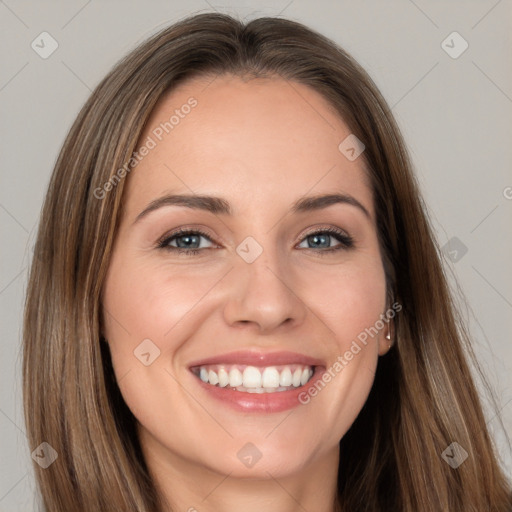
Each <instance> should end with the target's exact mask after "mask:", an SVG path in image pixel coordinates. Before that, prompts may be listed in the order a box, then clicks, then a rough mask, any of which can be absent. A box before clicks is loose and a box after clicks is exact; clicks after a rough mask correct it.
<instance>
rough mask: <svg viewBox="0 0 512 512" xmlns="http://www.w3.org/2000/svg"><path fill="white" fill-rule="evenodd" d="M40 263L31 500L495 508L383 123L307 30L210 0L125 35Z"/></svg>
mask: <svg viewBox="0 0 512 512" xmlns="http://www.w3.org/2000/svg"><path fill="white" fill-rule="evenodd" d="M36 256H37V257H36V258H35V261H34V264H33V266H32V270H31V276H30V283H29V289H28V296H27V302H26V314H25V330H24V363H23V364H24V366H23V368H24V399H25V417H26V422H27V433H28V436H29V439H30V443H31V447H32V449H34V448H36V449H37V450H39V452H37V451H36V456H35V457H34V460H36V461H37V458H38V456H39V458H40V459H41V460H42V461H43V462H41V461H38V462H39V464H37V465H35V468H36V475H37V479H38V483H39V486H40V490H41V493H42V497H43V501H44V504H45V507H46V509H47V510H51V511H52V512H53V511H69V510H73V511H91V510H109V511H126V510H137V511H140V512H142V511H144V512H146V511H170V510H173V511H174V510H189V511H193V510H198V511H217V510H218V511H221V510H222V511H224V510H226V511H227V510H239V509H240V508H241V507H243V509H244V510H247V511H253V510H261V509H272V510H276V511H291V510H315V511H320V512H323V511H325V512H332V511H333V510H336V511H351V512H355V511H372V512H377V511H382V512H384V511H386V512H387V511H389V510H395V511H404V512H405V511H407V512H426V511H429V512H430V511H432V510H436V511H437V510H439V511H441V510H443V511H448V510H450V511H462V510H464V511H474V512H477V511H478V512H481V511H496V512H498V511H499V512H502V511H506V510H511V504H512V499H511V495H510V487H509V483H508V482H507V481H506V479H505V477H504V474H503V473H502V471H501V469H500V467H499V464H498V461H497V457H496V455H495V454H494V449H493V445H492V442H491V439H490V436H489V433H488V431H487V428H486V424H485V419H484V416H483V414H482V407H481V404H480V400H479V397H478V394H477V391H476V388H475V385H474V384H473V381H472V378H471V374H470V369H469V366H468V363H467V360H466V358H467V357H468V356H467V355H469V356H471V351H470V346H469V344H468V340H467V335H466V333H465V330H464V328H463V326H462V325H461V324H460V322H459V320H458V318H457V316H456V312H455V309H454V306H453V304H452V300H451V298H450V295H449V291H448V287H447V283H446V279H445V276H444V274H443V270H442V266H441V263H440V257H439V252H438V248H437V246H436V244H435V241H434V237H433V234H432V230H431V228H430V226H429V222H428V219H427V216H426V214H425V211H424V209H423V205H422V200H421V197H420V194H419V192H418V188H417V185H416V183H415V180H414V178H413V176H412V173H411V164H410V162H409V158H408V156H407V151H406V149H405V145H404V142H403V139H402V137H401V135H400V132H399V129H398V127H397V125H396V124H395V122H394V120H393V117H392V115H391V113H390V111H389V108H388V107H387V105H386V102H385V101H384V99H383V98H382V96H381V95H380V93H379V92H378V90H377V88H376V86H375V85H374V84H373V82H372V80H371V79H370V78H369V76H368V75H367V74H366V72H365V71H364V70H363V69H361V67H360V66H359V65H358V64H357V63H356V62H354V60H353V59H352V58H351V57H350V56H349V55H347V54H346V53H345V52H344V51H343V50H342V49H340V48H338V47H336V46H335V45H334V44H333V43H332V42H331V41H329V40H327V39H326V38H324V37H323V36H321V35H319V34H317V33H315V32H313V31H311V30H309V29H307V28H306V27H304V26H302V25H300V24H297V23H294V22H291V21H286V20H282V19H273V18H262V19H257V20H254V21H252V22H250V23H248V24H246V25H244V24H242V23H241V22H239V21H237V20H235V19H233V18H231V17H229V16H224V15H219V14H204V15H198V16H194V17H191V18H188V19H185V20H183V21H181V22H180V23H177V24H176V25H174V26H172V27H169V28H167V29H165V30H163V31H161V32H160V33H158V34H156V35H155V36H154V37H152V38H151V39H149V40H148V41H147V42H145V43H144V44H142V45H141V46H140V47H139V48H137V49H136V50H135V51H133V52H132V53H131V54H130V55H128V56H127V57H126V58H125V59H124V60H122V61H121V62H120V63H119V64H118V65H117V66H116V67H115V68H114V69H113V70H112V71H111V72H110V73H109V75H108V76H107V77H106V78H105V79H104V80H103V81H102V83H101V84H100V85H99V86H98V87H97V88H96V90H95V91H94V92H93V94H92V96H91V98H90V99H89V101H88V102H87V103H86V105H85V106H84V108H83V109H82V111H81V112H80V114H79V116H78V118H77V120H76V122H75V124H74V125H73V127H72V128H71V131H70V133H69V135H68V138H67V140H66V141H65V143H64V146H63V148H62V151H61V153H60V156H59V158H58V161H57V163H56V167H55V170H54V173H53V176H52V180H51V183H50V186H49V190H48V194H47V197H46V201H45V204H44V209H43V213H42V218H41V223H40V228H39V233H38V241H37V248H36ZM466 353H467V355H466ZM45 443H47V444H45Z"/></svg>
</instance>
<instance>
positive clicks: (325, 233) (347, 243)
mask: <svg viewBox="0 0 512 512" xmlns="http://www.w3.org/2000/svg"><path fill="white" fill-rule="evenodd" d="M333 238H334V239H336V240H337V241H338V242H339V244H338V245H335V246H331V244H330V242H331V240H332V239H333ZM201 239H206V240H208V241H210V242H212V240H211V238H210V237H209V236H208V235H207V234H206V233H204V232H203V231H201V230H198V229H194V230H191V229H190V230H186V229H180V230H178V231H175V232H174V233H172V234H170V235H165V236H164V237H163V238H162V239H161V240H160V241H159V242H158V244H157V248H158V249H163V250H167V251H171V252H177V253H178V254H185V255H187V256H193V255H195V254H198V253H200V252H201V251H202V250H205V249H211V248H212V247H201ZM304 242H307V243H308V244H311V245H310V246H309V247H304V249H308V250H315V249H319V250H315V251H314V252H315V253H320V254H322V255H323V253H332V252H334V251H339V250H341V249H350V248H351V247H353V246H354V241H353V239H352V237H351V236H349V235H347V234H346V233H345V232H343V231H341V230H339V229H335V228H325V229H321V230H317V231H314V232H312V233H309V234H307V235H306V237H305V238H304V239H303V242H301V243H304ZM212 243H213V242H212ZM173 244H175V245H173Z"/></svg>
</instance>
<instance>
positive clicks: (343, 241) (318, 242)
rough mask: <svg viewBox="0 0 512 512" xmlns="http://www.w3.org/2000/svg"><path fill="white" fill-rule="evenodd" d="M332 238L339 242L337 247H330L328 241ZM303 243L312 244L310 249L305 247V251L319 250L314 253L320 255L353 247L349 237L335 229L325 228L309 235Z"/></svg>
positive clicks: (352, 241)
mask: <svg viewBox="0 0 512 512" xmlns="http://www.w3.org/2000/svg"><path fill="white" fill-rule="evenodd" d="M332 238H335V239H336V240H337V241H338V242H339V245H336V246H334V247H333V246H331V245H330V241H331V239H332ZM304 241H305V242H308V243H310V244H312V247H306V249H315V248H320V249H321V250H320V251H315V252H320V253H326V252H327V253H330V252H333V251H339V250H340V249H349V248H351V247H353V246H354V240H353V239H352V237H351V236H349V235H347V234H346V233H344V232H343V231H341V230H339V229H335V228H327V229H322V230H319V231H314V232H313V233H309V234H308V235H307V236H306V238H305V239H304ZM302 243H304V242H302Z"/></svg>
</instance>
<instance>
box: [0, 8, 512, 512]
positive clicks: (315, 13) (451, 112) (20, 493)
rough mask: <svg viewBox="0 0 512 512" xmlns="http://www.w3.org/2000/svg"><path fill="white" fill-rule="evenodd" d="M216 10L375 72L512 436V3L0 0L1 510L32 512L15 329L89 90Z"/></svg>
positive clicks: (499, 436) (507, 456) (510, 462)
mask: <svg viewBox="0 0 512 512" xmlns="http://www.w3.org/2000/svg"><path fill="white" fill-rule="evenodd" d="M213 10H218V11H220V12H227V13H231V14H238V15H240V16H241V17H247V18H254V17H258V16H262V15H278V14H281V15H282V16H284V17H288V18H291V19H294V20H297V21H301V22H303V23H306V24H307V25H309V26H310V27H312V28H314V29H316V30H318V31H320V32H322V33H323V34H325V35H326V36H328V37H330V38H332V39H334V40H335V41H337V42H338V43H339V44H341V45H342V46H343V47H344V48H345V49H346V50H348V51H349V52H350V53H352V55H353V56H354V57H355V58H356V59H357V60H358V61H359V62H360V63H361V64H362V65H363V66H364V67H365V68H366V69H367V70H368V71H369V73H370V75H371V76H372V77H373V79H374V80H375V82H376V83H377V85H378V86H379V88H380V89H381V91H382V93H383V94H384V96H385V97H386V99H387V100H388V102H389V104H390V105H391V106H392V109H393V112H394V114H395V116H396V118H397V121H398V123H399V125H400V127H401V128H402V130H403V133H404V135H405V137H406V141H407V143H408V145H409V148H410V151H411V156H412V159H413V162H414V164H415V168H416V172H417V175H418V178H419V180H420V184H421V187H422V190H423V193H424V195H425V198H426V200H427V203H428V205H429V210H430V213H431V215H432V220H433V223H434V227H435V229H436V231H437V235H438V239H439V243H440V244H441V245H443V246H445V248H446V255H447V257H446V266H447V269H448V270H449V271H453V273H454V279H455V278H456V280H457V281H458V283H459V284H460V287H461V290H462V292H463V293H464V294H465V297H466V299H467V307H466V308H465V309H464V312H465V315H466V317H467V320H468V322H469V324H470V327H471V329H472V332H473V335H474V337H475V348H476V353H477V357H478V360H479V362H480V364H481V365H482V367H483V369H484V371H485V372H486V373H487V375H488V377H489V379H490V381H491V384H492V386H493V388H494V390H495V392H496V395H497V397H498V400H499V409H500V410H501V415H502V417H503V419H504V424H505V430H506V431H507V432H508V435H509V436H511V435H512V375H511V374H512V372H511V368H512V346H511V332H512V314H511V313H512V291H511V290H512V286H511V285H512V271H511V266H510V261H511V255H512V236H511V233H512V230H511V228H512V215H511V213H512V173H511V165H510V164H511V162H512V144H511V142H510V137H511V134H512V129H511V128H512V116H511V114H512V69H511V62H512V61H511V53H512V52H511V48H512V16H511V14H512V2H511V1H510V0H501V1H497V0H489V1H483V0H481V1H477V0H469V1H468V0H466V1H461V0H459V1H455V0H451V1H450V2H443V1H429V2H427V1H425V0H416V1H414V2H413V1H410V0H400V1H398V0H397V1H388V2H379V1H378V0H374V1H357V2H356V1H350V2H347V1H337V2H334V1H326V0H315V1H314V2H313V1H304V0H292V1H290V0H274V1H270V0H269V1H260V2H256V1H252V2H244V1H233V0H232V1H229V2H224V3H222V4H220V3H217V2H216V1H215V0H209V1H205V0H196V1H189V2H185V1H183V0H182V1H174V2H173V1H166V2H164V1H152V2H142V1H132V2H127V1H124V2H121V1H104V2H101V1H99V0H92V1H89V2H87V1H69V0H67V1H61V2H57V1H38V2H36V1H30V2H29V1H15V0H6V1H0V30H1V32H0V33H1V36H0V37H1V45H0V58H1V60H0V69H1V74H0V106H1V117H0V123H1V135H2V137H1V140H2V146H1V151H0V172H1V187H0V230H1V232H0V235H1V240H2V250H1V273H0V301H1V304H0V307H1V310H0V311H1V312H0V314H1V329H2V330H1V357H0V365H1V368H0V446H1V457H0V511H3V512H7V511H18V510H19V511H25V512H26V511H32V510H35V509H36V508H35V504H34V492H35V491H34V489H35V487H34V480H33V473H32V469H31V462H32V461H31V458H30V457H31V451H32V450H34V448H35V447H28V446H27V443H26V437H25V434H24V422H23V416H22V401H21V400H22V397H21V379H20V363H21V359H20V348H21V342H20V326H21V317H22V306H23V300H24V291H25V288H26V283H27V268H28V265H29V263H30V259H31V257H32V246H33V243H34V235H35V229H36V226H37V222H38V216H39V211H40V207H41V204H42V201H43V197H44V193H45V190H46V186H47V184H48V180H49V177H50V174H51V171H52V167H53V164H54V162H55V159H56V156H57V154H58V151H59V149H60V146H61V144H62V142H63V139H64V137H65V135H66V133H67V130H68V129H69V127H70V125H71V123H72V121H73V120H74V118H75V116H76V114H77V113H78V110H79V108H80V107H81V105H82V104H83V102H84V101H85V100H86V98H87V97H88V95H89V94H90V92H91V90H92V89H93V87H94V86H95V85H96V84H97V83H98V82H99V81H100V79H101V78H102V77H103V76H104V75H105V74H106V73H107V71H108V70H109V69H110V68H111V66H112V65H113V64H114V63H115V62H116V61H117V60H118V59H119V58H120V57H121V56H123V55H124V54H125V53H127V52H128V51H129V50H131V49H132V48H134V47H135V46H136V45H137V44H138V43H140V42H142V41H143V40H144V39H145V38H146V37H148V36H149V35H151V34H153V33H154V32H155V31H157V30H158V29H160V28H163V27H164V26H166V25H168V24H170V23H172V22H174V21H176V20H178V19H180V18H182V17H184V16H186V15H188V14H192V13H196V12H209V11H213ZM43 31H46V32H48V33H50V34H51V36H52V37H53V38H54V39H55V40H56V41H57V43H58V48H57V50H56V51H55V52H54V53H53V54H52V55H50V56H49V57H48V58H47V59H43V58H41V57H40V56H39V54H38V53H36V51H34V50H33V49H32V47H31V43H32V41H34V40H35V41H36V43H37V42H38V41H40V38H38V36H39V34H41V32H43ZM453 31H457V32H458V33H459V34H460V35H461V36H462V37H463V38H464V40H466V41H467V43H468V44H469V47H468V48H467V50H466V51H465V52H464V53H462V54H461V55H460V56H458V58H452V57H451V56H450V55H449V54H448V53H447V52H446V51H445V49H443V48H446V49H447V50H449V51H451V52H452V53H453V52H457V53H458V52H459V51H460V50H461V49H462V46H461V44H462V41H461V40H457V38H455V39H454V38H453V37H451V38H448V40H447V42H446V43H444V46H442V42H443V41H444V40H445V39H446V38H447V36H449V34H451V33H452V32H453ZM47 42H48V41H47ZM39 44H40V45H41V43H39ZM446 45H448V46H452V48H451V49H450V48H447V47H446ZM45 47H46V48H48V47H49V46H48V44H45ZM453 237H456V238H457V239H455V240H454V238H453ZM445 244H448V246H446V245H445ZM466 249H467V252H465V250H466ZM452 282H454V283H455V281H454V280H452ZM50 413H51V412H50ZM487 414H488V424H489V425H490V427H491V429H492V430H493V432H494V435H495V438H496V442H497V443H498V444H499V446H500V452H501V454H502V456H503V458H504V461H505V464H506V469H507V472H508V474H509V475H512V456H511V453H510V448H509V447H508V446H507V445H506V443H505V437H504V434H503V431H502V430H501V431H500V430H499V428H498V426H499V422H498V420H497V417H496V416H495V412H492V411H490V410H489V411H488V412H487Z"/></svg>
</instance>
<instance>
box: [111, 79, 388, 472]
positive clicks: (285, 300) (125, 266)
mask: <svg viewBox="0 0 512 512" xmlns="http://www.w3.org/2000/svg"><path fill="white" fill-rule="evenodd" d="M210 81H211V80H206V79H202V80H194V81H190V82H187V83H185V84H182V85H181V86H180V87H179V88H178V89H175V90H174V91H173V92H171V93H170V94H168V95H167V96H166V97H164V98H163V99H162V100H161V101H160V103H159V104H158V105H157V108H156V109H155V110H154V112H153V115H152V117H151V119H150V122H149V123H148V125H147V127H146V130H145V132H144V134H143V136H142V138H141V143H140V144H141V146H140V147H139V152H138V157H137V158H138V159H139V160H140V162H139V163H138V165H137V166H136V167H135V168H134V169H133V170H132V171H131V173H130V175H129V177H127V178H125V179H127V180H128V181H127V188H126V189H125V192H124V194H125V195H124V198H123V199H124V209H123V212H122V217H121V222H120V226H119V230H118V233H117V238H116V243H115V247H114V250H113V254H112V259H111V263H110V267H109V271H108V275H107V279H106V283H105V287H104V290H103V316H104V320H105V328H104V333H103V334H104V335H105V337H106V339H107V340H108V343H109V346H110V351H111V355H112V363H113V367H114V371H115V375H116V378H117V382H118V384H119V388H120V390H121V393H122V395H123V397H124V400H125V401H126V403H127V405H128V407H129V408H130V409H131V411H132V412H133V414H134V415H135V417H136V418H137V420H138V422H139V425H138V428H139V435H140V439H141V443H142V445H143V449H144V451H145V453H146V456H147V457H149V458H152V460H153V461H155V464H157V465H158V466H159V467H161V468H166V467H167V468H172V467H177V466H180V467H184V466H183V465H185V464H187V465H189V467H192V466H190V465H198V466H200V467H202V468H207V469H210V470H214V471H216V472H220V473H222V474H228V473H230V474H231V475H232V476H237V475H238V476H251V477H255V478H257V477H262V476H263V477H267V476H268V473H270V474H272V475H273V476H274V477H276V478H277V477H279V476H284V475H291V474H293V473H296V472H298V471H301V470H304V469H305V468H306V467H310V466H309V465H311V464H315V463H319V462H320V461H321V460H326V458H329V460H331V461H335V460H336V457H337V453H338V443H339V440H340V438H341V437H342V436H343V435H344V434H345V433H346V431H347V430H348V428H349V427H350V425H351V424H352V423H353V421H354V420H355V418H356V416H357V415H358V413H359V411H360V410H361V408H362V406H363V404H364V402H365V400H366V398H367V396H368V393H369V391H370V388H371V385H372V383H373V379H374V373H375V369H376V365H377V360H378V356H379V355H382V354H383V353H385V352H386V350H387V347H388V342H387V340H386V338H385V336H386V333H387V332H388V331H387V328H386V327H382V325H383V322H382V318H383V315H384V314H385V312H386V302H385V276H384V270H383V265H382V260H381V255H380V252H379V246H378V241H377V231H376V220H375V212H374V208H373V200H372V192H371V188H370V186H369V183H368V181H367V177H366V175H365V172H364V169H363V161H362V157H361V158H355V156H357V153H358V152H359V150H360V149H361V147H360V146H357V145H355V146H354V143H353V140H352V142H351V139H348V140H347V141H345V142H344V143H343V144H342V145H341V149H340V148H339V146H340V143H342V141H344V140H345V139H346V138H347V137H348V136H349V135H350V130H349V129H348V128H347V126H346V125H345V124H344V123H343V122H342V120H340V119H339V117H338V116H337V115H336V114H335V113H334V111H333V110H332V109H331V108H330V107H329V105H328V103H327V102H326V100H324V99H323V97H321V96H320V95H319V94H318V93H316V92H315V91H313V90H311V89H310V88H308V87H306V86H304V85H300V84H297V83H289V82H287V81H285V80H283V79H278V78H274V79H251V80H249V81H243V80H241V79H240V78H236V77H232V76H223V77H217V78H216V79H215V80H214V81H213V82H211V83H210ZM143 148H145V149H143ZM350 148H354V151H351V149H350ZM334 194H338V195H339V196H338V197H337V198H336V197H334V196H333V195H334ZM328 195H330V196H331V198H330V199H329V198H327V199H325V200H322V199H319V198H320V197H321V196H328ZM176 196H185V197H184V198H181V199H180V198H177V197H176ZM203 196H207V197H208V198H207V199H202V198H203ZM214 198H215V199H214ZM178 230H181V231H182V232H185V234H183V233H181V234H179V233H176V232H177V231H178ZM329 377H330V378H329ZM308 379H309V380H308Z"/></svg>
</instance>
